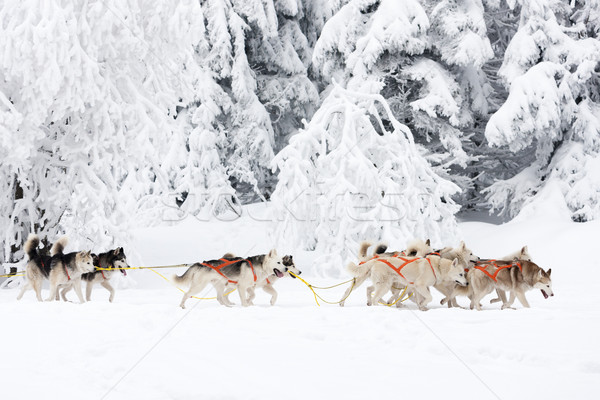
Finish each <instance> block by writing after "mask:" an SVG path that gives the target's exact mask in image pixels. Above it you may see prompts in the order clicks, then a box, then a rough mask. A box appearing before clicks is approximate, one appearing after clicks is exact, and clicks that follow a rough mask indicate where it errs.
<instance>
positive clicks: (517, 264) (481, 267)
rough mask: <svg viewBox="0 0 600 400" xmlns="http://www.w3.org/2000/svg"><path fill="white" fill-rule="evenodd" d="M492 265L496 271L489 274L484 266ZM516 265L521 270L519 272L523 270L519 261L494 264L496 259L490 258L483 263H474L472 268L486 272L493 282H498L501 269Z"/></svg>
mask: <svg viewBox="0 0 600 400" xmlns="http://www.w3.org/2000/svg"><path fill="white" fill-rule="evenodd" d="M490 265H493V266H494V267H495V268H496V271H495V272H494V274H493V275H492V274H490V273H489V272H488V271H487V270H486V269H485V268H486V267H488V266H490ZM514 266H517V267H519V269H520V270H521V272H523V267H521V263H519V262H514V263H510V264H506V265H498V264H496V260H490V261H489V263H485V264H476V265H475V266H474V267H473V268H475V269H478V270H480V271H481V272H483V273H484V274H486V275H487V276H488V277H489V278H490V279H491V280H493V281H494V282H498V279H497V278H498V274H499V273H500V271H501V270H503V269H505V268H511V267H514Z"/></svg>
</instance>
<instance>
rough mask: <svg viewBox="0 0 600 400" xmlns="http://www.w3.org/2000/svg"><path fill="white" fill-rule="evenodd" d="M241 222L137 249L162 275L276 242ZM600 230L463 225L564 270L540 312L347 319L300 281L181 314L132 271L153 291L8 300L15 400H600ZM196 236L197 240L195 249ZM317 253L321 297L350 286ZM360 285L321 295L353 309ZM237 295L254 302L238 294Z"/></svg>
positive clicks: (10, 394)
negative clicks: (599, 270)
mask: <svg viewBox="0 0 600 400" xmlns="http://www.w3.org/2000/svg"><path fill="white" fill-rule="evenodd" d="M231 224H232V223H211V226H210V229H207V227H206V224H202V223H195V222H190V221H186V222H185V223H183V224H181V226H180V227H179V229H177V228H175V227H170V228H156V229H147V230H143V231H140V232H138V233H137V239H136V240H137V243H139V242H144V243H145V244H146V245H145V247H140V258H143V259H144V260H145V261H146V262H147V263H148V264H150V263H151V262H152V261H153V260H156V262H155V263H152V264H151V265H156V264H161V263H166V262H168V260H170V259H172V261H171V262H170V263H176V262H184V261H185V260H183V258H185V255H182V253H183V250H182V249H184V248H188V249H190V250H189V251H190V252H192V250H191V249H192V247H193V246H190V244H191V241H192V239H191V238H193V241H196V242H197V243H202V244H201V245H199V246H200V247H202V248H203V250H204V251H206V252H207V253H211V254H212V253H213V252H217V253H220V252H221V250H224V249H221V248H219V246H222V245H224V243H223V242H221V241H220V240H221V239H222V238H223V237H224V236H225V235H227V234H228V235H230V239H231V242H230V243H232V245H231V246H232V247H239V248H240V249H241V247H243V246H249V245H250V242H251V241H253V240H257V241H259V242H261V243H262V245H264V242H265V241H266V240H267V238H268V235H267V234H266V233H265V232H264V231H261V233H257V234H255V235H254V236H252V235H250V234H249V233H248V232H250V231H249V230H248V229H250V228H252V232H255V231H256V227H257V225H252V224H250V221H246V220H241V221H238V222H236V223H233V225H235V229H231V227H232V225H231ZM258 226H260V224H259V225H258ZM199 227H202V229H198V228H199ZM599 228H600V224H599V223H596V222H592V223H585V224H573V223H569V222H564V223H563V222H560V221H558V222H553V223H551V222H548V221H546V222H540V221H539V220H535V219H530V220H528V221H521V222H514V223H510V224H505V225H500V226H495V225H490V224H485V223H480V222H466V223H462V224H460V229H461V230H462V233H463V236H464V239H465V241H466V243H467V245H468V246H470V247H471V248H472V249H473V250H474V251H475V252H476V253H477V254H479V255H481V256H495V255H498V254H503V253H506V252H510V251H512V250H514V249H516V248H518V246H520V245H523V244H528V245H529V248H530V251H531V253H532V256H533V257H534V260H535V261H537V262H538V263H539V264H540V265H541V266H542V267H544V268H546V269H547V268H549V267H551V268H552V270H553V273H552V276H553V278H554V281H553V289H554V292H555V296H554V297H552V298H550V299H548V300H544V299H543V297H542V295H541V293H539V291H531V292H529V293H528V295H527V297H528V299H529V301H530V303H531V306H532V308H531V309H522V308H521V306H520V304H518V302H517V308H518V309H517V310H504V311H501V310H499V305H498V304H494V305H489V303H488V301H489V299H490V298H491V297H489V296H488V297H486V298H485V299H484V301H483V304H484V311H481V312H476V311H471V310H463V309H446V308H445V307H442V306H440V305H439V300H440V299H441V295H439V294H437V293H435V295H434V300H433V301H432V303H431V304H430V306H431V308H432V309H431V310H430V311H428V312H420V311H417V310H416V306H415V305H414V304H413V303H412V302H410V301H407V302H406V303H405V304H406V308H404V309H396V308H388V307H383V306H379V307H367V306H366V305H365V288H366V285H363V286H362V287H360V288H358V289H357V290H356V292H354V293H352V295H351V296H350V297H349V299H348V300H347V302H346V307H344V308H341V307H339V306H335V305H327V304H324V305H322V306H321V307H317V306H316V305H315V303H314V300H313V297H312V293H311V292H310V291H309V290H308V289H307V288H306V287H305V286H304V285H303V284H302V283H300V282H299V281H297V280H293V279H291V278H285V279H282V280H280V281H278V283H277V285H276V289H277V290H278V292H279V300H278V302H277V304H276V305H275V306H274V307H270V306H268V301H269V296H267V295H266V294H264V293H263V292H262V291H260V290H259V291H258V292H257V299H256V300H255V304H256V306H255V307H249V308H242V307H239V306H236V307H234V308H226V307H223V306H220V305H219V304H218V303H217V302H216V301H214V300H207V301H197V300H194V299H192V300H190V301H189V303H188V309H187V310H181V309H180V308H178V307H177V305H178V304H179V301H180V298H181V293H180V292H178V291H177V290H176V289H175V288H173V287H170V286H169V285H167V284H166V282H164V281H163V280H162V279H160V278H159V277H156V276H154V274H152V272H150V271H131V273H130V274H129V277H128V278H126V279H125V280H124V282H132V281H135V282H137V288H135V289H121V290H118V291H117V294H116V297H115V302H114V303H113V304H109V303H108V302H107V301H106V300H107V298H108V292H107V291H105V290H104V289H103V288H101V287H96V288H95V289H94V292H93V294H92V301H91V302H89V303H86V304H83V305H79V304H72V303H56V302H53V303H41V304H40V303H38V302H36V301H35V297H34V295H33V293H31V292H28V293H27V294H26V295H25V297H24V299H23V300H22V301H20V302H17V301H16V300H15V298H16V295H17V290H14V289H12V290H2V291H0V317H1V320H2V321H3V324H2V326H3V327H5V329H4V331H5V333H6V336H5V337H6V338H7V339H6V341H5V344H6V345H5V346H4V347H3V351H2V356H1V360H2V361H1V362H0V374H1V376H2V377H4V380H3V381H4V382H5V383H3V385H2V390H3V397H4V395H7V397H6V398H15V397H17V396H18V397H20V398H27V399H29V398H38V397H42V396H43V397H46V398H48V397H50V398H59V397H60V398H67V399H70V398H73V399H76V398H77V399H81V398H91V399H95V398H97V399H101V398H106V399H131V398H146V399H192V398H203V399H205V398H206V399H281V398H286V399H306V398H323V399H330V398H348V399H364V398H365V397H367V396H368V397H369V398H381V397H384V396H385V397H387V396H402V397H408V396H418V397H420V398H434V397H435V398H439V397H442V396H443V397H444V398H449V399H454V398H456V399H458V398H461V399H462V398H465V397H466V398H478V399H488V398H489V399H494V398H501V399H520V398H532V397H535V398H546V399H559V398H564V397H565V396H574V398H591V397H593V393H594V392H595V390H596V382H597V381H598V378H599V375H600V362H599V361H598V355H599V354H600V352H599V350H600V348H599V345H598V342H597V340H596V336H597V331H598V328H599V327H600V318H599V316H598V312H597V307H596V305H597V304H598V303H599V302H600V284H599V283H598V282H597V281H595V280H593V279H591V278H593V277H591V276H590V274H589V271H593V269H594V267H595V263H596V261H595V259H594V258H593V257H592V258H590V257H588V253H587V252H585V251H581V252H579V251H575V249H579V248H581V249H589V248H593V242H594V240H596V239H595V238H597V237H598V236H597V233H598V232H599V231H600V230H599ZM177 232H179V234H177ZM244 232H246V234H244ZM186 237H187V238H190V242H185V241H184V242H183V243H179V241H180V240H183V239H182V238H186ZM211 238H212V239H211ZM177 243H179V246H180V248H179V247H178V245H177ZM267 247H268V246H267ZM254 250H257V249H254ZM254 250H252V251H250V253H254ZM193 251H196V250H193ZM241 251H243V250H239V252H241ZM257 251H258V250H257ZM260 251H262V250H260ZM159 253H160V255H159ZM240 254H241V253H240ZM316 256H317V255H313V254H309V253H299V256H298V260H297V261H296V263H297V264H298V267H299V268H300V269H301V270H304V274H303V277H304V278H306V279H307V280H308V281H309V282H311V283H313V284H315V285H321V284H322V285H326V284H331V283H336V282H339V280H338V279H327V278H322V277H319V276H318V274H317V273H316V271H314V270H311V269H310V268H308V267H307V266H308V265H310V260H311V257H312V258H315V257H316ZM177 257H181V258H182V260H177V259H176V258H177ZM205 258H206V257H205ZM295 258H296V257H295ZM132 264H133V262H132ZM134 265H135V264H134ZM164 271H165V270H162V271H161V272H164ZM179 271H180V272H182V271H183V269H179ZM117 284H119V285H121V286H122V283H121V282H120V281H118V282H117ZM131 286H134V285H131ZM344 289H345V287H340V288H336V289H333V290H330V291H321V294H322V295H323V297H325V298H326V299H328V300H338V299H339V298H341V295H342V293H343V291H344ZM211 292H212V290H207V291H206V292H205V293H203V294H202V295H203V296H209V295H211ZM46 293H47V289H45V290H44V294H46ZM73 296H74V295H73V293H71V297H72V298H74V297H73ZM230 298H231V299H232V300H233V301H234V302H235V303H237V304H239V297H238V296H237V294H236V293H232V294H231V295H230ZM459 302H460V303H461V304H463V305H466V304H467V299H465V298H459ZM11 343H15V344H11ZM32 382H34V383H32Z"/></svg>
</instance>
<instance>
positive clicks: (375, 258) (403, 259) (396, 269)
mask: <svg viewBox="0 0 600 400" xmlns="http://www.w3.org/2000/svg"><path fill="white" fill-rule="evenodd" d="M428 255H430V254H428ZM391 257H394V258H399V259H400V260H402V261H403V262H404V264H402V265H400V266H399V267H395V266H394V264H392V263H391V262H389V261H387V260H384V259H382V258H379V256H375V257H373V258H371V260H377V261H379V262H382V263H384V264H385V265H387V266H388V267H390V268H391V269H393V270H394V271H395V272H396V273H397V274H398V275H400V276H401V277H402V278H404V280H406V281H407V282H408V283H410V284H411V285H412V284H414V282H411V281H409V280H408V279H406V277H405V276H404V275H403V274H402V272H401V271H402V268H404V267H406V266H407V265H408V264H410V263H412V262H415V261H417V260H420V259H421V257H419V258H413V259H412V260H409V259H406V258H404V257H400V256H399V255H393V256H391ZM422 258H425V259H426V260H427V262H428V263H429V267H430V268H431V272H433V276H434V277H435V279H436V280H437V275H436V273H435V270H434V269H433V265H431V260H430V259H429V258H427V256H425V257H422ZM371 260H367V261H363V262H361V263H360V265H362V264H364V263H366V262H369V261H371Z"/></svg>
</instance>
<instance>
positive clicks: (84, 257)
mask: <svg viewBox="0 0 600 400" xmlns="http://www.w3.org/2000/svg"><path fill="white" fill-rule="evenodd" d="M75 264H76V265H77V268H78V269H79V270H80V271H81V273H82V274H85V273H88V272H94V269H96V267H94V258H93V257H92V252H91V251H80V252H78V253H77V254H76V255H75Z"/></svg>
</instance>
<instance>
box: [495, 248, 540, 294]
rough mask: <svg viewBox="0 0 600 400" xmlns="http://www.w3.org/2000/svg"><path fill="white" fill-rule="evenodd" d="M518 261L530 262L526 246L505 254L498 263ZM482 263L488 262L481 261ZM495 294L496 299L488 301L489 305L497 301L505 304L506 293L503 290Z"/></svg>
mask: <svg viewBox="0 0 600 400" xmlns="http://www.w3.org/2000/svg"><path fill="white" fill-rule="evenodd" d="M518 260H524V261H532V260H531V255H530V254H529V249H528V248H527V246H523V247H522V248H521V250H518V251H515V252H512V253H510V254H507V255H505V256H504V257H502V258H501V259H500V261H518ZM483 261H489V260H483ZM496 294H497V295H498V297H496V298H495V299H492V300H490V304H493V303H497V302H499V301H502V304H506V292H504V291H503V290H500V289H496Z"/></svg>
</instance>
